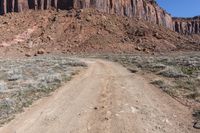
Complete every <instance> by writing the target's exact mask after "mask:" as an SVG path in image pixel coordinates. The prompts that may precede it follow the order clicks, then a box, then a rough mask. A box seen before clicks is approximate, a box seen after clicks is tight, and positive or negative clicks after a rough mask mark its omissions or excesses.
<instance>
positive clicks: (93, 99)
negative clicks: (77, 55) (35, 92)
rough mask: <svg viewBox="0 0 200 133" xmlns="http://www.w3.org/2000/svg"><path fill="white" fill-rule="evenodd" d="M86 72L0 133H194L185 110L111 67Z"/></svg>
mask: <svg viewBox="0 0 200 133" xmlns="http://www.w3.org/2000/svg"><path fill="white" fill-rule="evenodd" d="M86 62H87V63H88V65H89V67H88V69H87V70H84V71H82V72H81V73H80V74H79V75H77V76H75V77H74V78H73V79H72V80H71V81H69V82H68V83H67V84H65V85H64V86H63V87H61V88H59V89H57V90H56V91H55V92H54V93H52V95H51V96H49V97H46V98H42V99H40V100H38V101H36V102H35V103H34V104H33V105H32V106H31V107H30V108H27V109H26V110H25V112H23V113H21V114H18V115H17V116H16V118H15V119H14V120H12V121H11V122H9V123H8V124H6V125H4V126H3V127H1V128H0V133H197V130H195V129H193V128H192V117H191V112H190V110H189V109H188V108H187V107H185V106H183V105H181V104H180V103H179V102H177V101H176V100H174V99H173V98H171V97H170V96H168V95H167V94H165V93H163V92H162V91H161V90H159V89H158V88H156V87H154V86H153V85H151V84H149V81H148V80H147V79H145V78H144V77H143V76H142V75H139V74H132V73H130V72H129V71H127V70H126V69H125V68H124V67H122V66H121V65H119V64H117V63H113V62H108V61H103V60H86Z"/></svg>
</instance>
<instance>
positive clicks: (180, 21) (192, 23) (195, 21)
mask: <svg viewBox="0 0 200 133" xmlns="http://www.w3.org/2000/svg"><path fill="white" fill-rule="evenodd" d="M173 29H174V31H176V32H178V33H182V34H186V35H189V34H200V16H196V17H193V18H173Z"/></svg>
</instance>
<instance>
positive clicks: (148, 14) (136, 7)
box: [0, 0, 173, 29]
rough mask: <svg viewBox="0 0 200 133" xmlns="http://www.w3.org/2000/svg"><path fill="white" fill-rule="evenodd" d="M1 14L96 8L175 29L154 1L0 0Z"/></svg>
mask: <svg viewBox="0 0 200 133" xmlns="http://www.w3.org/2000/svg"><path fill="white" fill-rule="evenodd" d="M0 1H1V2H0V3H1V4H0V13H1V14H5V13H8V12H14V11H15V12H19V11H23V10H27V9H34V10H37V9H41V10H43V9H48V8H50V7H54V8H56V9H72V8H76V9H83V8H95V9H97V10H99V11H102V12H107V13H112V14H118V15H124V16H128V17H137V18H139V19H144V20H147V21H150V22H152V23H155V24H158V25H162V26H165V27H168V28H170V29H172V28H173V25H172V18H171V16H170V15H169V14H168V13H167V12H165V11H164V10H163V9H162V8H160V7H159V6H158V5H157V3H156V2H155V1H154V0H0Z"/></svg>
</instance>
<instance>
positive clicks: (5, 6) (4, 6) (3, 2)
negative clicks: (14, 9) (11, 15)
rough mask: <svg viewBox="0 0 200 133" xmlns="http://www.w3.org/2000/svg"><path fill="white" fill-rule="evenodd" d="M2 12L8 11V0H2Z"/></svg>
mask: <svg viewBox="0 0 200 133" xmlns="http://www.w3.org/2000/svg"><path fill="white" fill-rule="evenodd" d="M0 7H1V8H0V10H1V14H6V13H7V0H1V6H0Z"/></svg>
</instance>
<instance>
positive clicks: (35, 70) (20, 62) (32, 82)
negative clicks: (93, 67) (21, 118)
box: [0, 56, 86, 124]
mask: <svg viewBox="0 0 200 133" xmlns="http://www.w3.org/2000/svg"><path fill="white" fill-rule="evenodd" d="M84 67H86V64H85V63H82V62H80V61H78V60H74V59H70V58H67V57H63V56H62V57H61V56H38V57H32V58H28V59H0V124H3V123H5V122H7V121H9V120H11V119H13V118H14V114H16V113H18V112H21V111H23V109H24V107H28V106H29V105H31V104H32V102H33V101H35V100H37V99H39V98H41V97H44V96H48V95H49V94H50V92H52V91H54V90H55V89H57V88H58V87H59V86H61V85H62V83H64V82H66V81H69V80H70V79H71V77H72V76H73V75H74V74H76V73H78V71H79V70H80V69H81V68H84Z"/></svg>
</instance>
